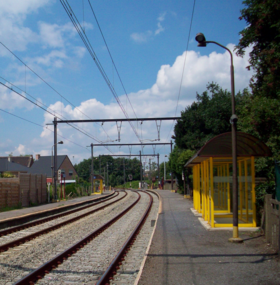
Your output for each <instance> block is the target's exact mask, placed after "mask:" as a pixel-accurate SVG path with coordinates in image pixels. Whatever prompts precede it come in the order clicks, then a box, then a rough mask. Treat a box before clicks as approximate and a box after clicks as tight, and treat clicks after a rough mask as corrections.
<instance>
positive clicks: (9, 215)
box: [0, 192, 111, 222]
mask: <svg viewBox="0 0 280 285" xmlns="http://www.w3.org/2000/svg"><path fill="white" fill-rule="evenodd" d="M110 193H111V192H106V193H104V194H110ZM99 196H100V195H94V196H84V197H79V198H74V199H70V200H67V201H60V202H57V203H49V204H44V205H40V206H36V207H28V208H23V209H19V210H12V211H7V212H0V222H1V221H3V220H6V219H13V218H18V217H22V216H26V215H29V214H35V213H37V212H42V211H46V210H51V209H55V208H59V207H63V206H69V205H72V204H76V203H79V202H83V201H87V200H92V199H96V198H97V197H99Z"/></svg>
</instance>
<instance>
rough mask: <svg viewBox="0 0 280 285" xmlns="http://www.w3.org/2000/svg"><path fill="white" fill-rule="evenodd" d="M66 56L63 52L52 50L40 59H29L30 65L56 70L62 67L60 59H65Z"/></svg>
mask: <svg viewBox="0 0 280 285" xmlns="http://www.w3.org/2000/svg"><path fill="white" fill-rule="evenodd" d="M66 58H67V55H66V54H65V52H64V51H59V50H53V51H51V52H50V53H49V54H46V55H44V56H41V57H34V58H33V59H29V62H30V63H34V62H35V63H37V64H40V65H45V66H54V67H56V68H61V67H62V65H63V61H62V60H61V59H66Z"/></svg>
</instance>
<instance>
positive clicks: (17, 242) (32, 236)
mask: <svg viewBox="0 0 280 285" xmlns="http://www.w3.org/2000/svg"><path fill="white" fill-rule="evenodd" d="M126 196H127V192H125V195H124V196H123V197H121V198H119V199H117V200H115V201H113V202H111V203H109V204H106V205H104V206H101V207H99V208H97V209H94V210H92V211H89V212H87V213H84V214H82V215H80V216H77V217H74V218H72V219H69V220H67V221H64V222H61V223H59V224H57V225H54V226H51V227H49V228H46V229H43V230H40V231H38V232H35V233H33V234H30V235H27V236H25V237H22V238H19V239H17V240H14V241H11V242H9V243H5V244H3V245H1V246H0V253H1V252H4V251H7V250H8V249H9V248H12V247H16V246H19V245H21V244H23V243H25V242H27V241H30V240H32V239H35V238H36V237H38V236H41V235H44V234H46V233H49V232H51V231H54V230H57V229H59V228H61V227H63V226H65V225H67V224H70V223H73V222H76V221H78V220H80V219H82V218H84V217H86V216H88V215H91V214H93V213H95V212H97V211H100V210H102V209H104V208H106V207H108V206H110V205H112V204H114V203H116V202H118V201H120V200H122V199H123V198H125V197H126ZM102 202H103V201H102Z"/></svg>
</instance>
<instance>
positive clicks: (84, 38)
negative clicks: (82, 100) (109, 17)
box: [60, 0, 140, 141]
mask: <svg viewBox="0 0 280 285" xmlns="http://www.w3.org/2000/svg"><path fill="white" fill-rule="evenodd" d="M60 2H61V4H62V6H63V8H64V10H65V11H66V13H67V15H68V16H69V18H70V20H71V22H72V23H73V25H74V27H75V29H76V31H77V33H78V34H79V36H80V38H81V40H82V41H83V43H84V45H85V47H86V48H87V50H88V52H89V54H90V56H91V57H92V59H93V60H94V62H95V64H96V66H97V68H98V70H99V71H100V73H101V75H102V77H103V79H104V80H105V82H106V84H107V85H108V87H109V89H110V90H111V92H112V94H113V95H114V97H115V99H116V101H117V103H118V104H119V106H120V108H121V110H122V111H123V113H124V115H125V117H126V118H127V119H128V118H129V116H128V114H127V112H126V110H125V108H124V107H123V105H122V103H121V101H120V99H119V97H118V95H117V93H116V91H115V89H114V87H113V85H112V84H111V82H110V79H109V78H108V76H107V74H106V72H105V70H104V68H103V67H102V65H101V62H100V61H99V59H98V57H97V55H96V53H95V51H94V50H93V48H92V45H91V43H90V41H89V39H88V37H87V35H86V33H85V32H84V31H83V29H82V27H81V24H80V23H79V21H78V19H77V17H76V15H75V13H74V11H73V10H72V8H71V6H70V4H69V3H68V1H67V0H60ZM82 31H83V32H82ZM129 124H130V126H131V128H132V130H133V131H134V133H135V135H136V137H137V138H138V140H139V141H140V137H139V135H138V133H137V131H136V129H135V127H134V126H133V124H132V123H131V122H129Z"/></svg>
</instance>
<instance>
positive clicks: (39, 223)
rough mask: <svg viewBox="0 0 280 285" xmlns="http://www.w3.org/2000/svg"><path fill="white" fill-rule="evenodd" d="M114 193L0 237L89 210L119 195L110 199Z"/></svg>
mask: <svg viewBox="0 0 280 285" xmlns="http://www.w3.org/2000/svg"><path fill="white" fill-rule="evenodd" d="M115 192H116V191H114V192H113V193H112V194H109V195H107V196H105V197H100V198H98V199H94V200H92V204H89V205H86V206H82V207H79V208H76V209H73V210H69V211H66V212H64V213H60V214H56V215H53V216H50V217H47V218H43V219H40V220H37V221H33V222H29V223H26V224H23V225H19V226H15V227H12V228H9V229H4V230H2V231H0V237H2V236H5V235H8V234H12V233H15V232H18V231H21V230H24V229H27V228H30V227H33V226H37V225H41V224H44V223H46V222H49V221H52V220H55V219H57V218H61V217H64V216H67V215H70V214H73V213H75V212H78V211H82V210H84V209H86V208H90V207H92V206H95V205H98V204H100V203H103V202H106V201H109V200H111V199H113V198H114V197H116V196H118V195H119V193H117V195H115V196H113V197H111V196H112V195H114V194H115ZM108 197H109V199H107V198H108ZM99 200H101V201H99ZM97 201H99V202H97ZM95 202H97V203H95Z"/></svg>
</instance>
